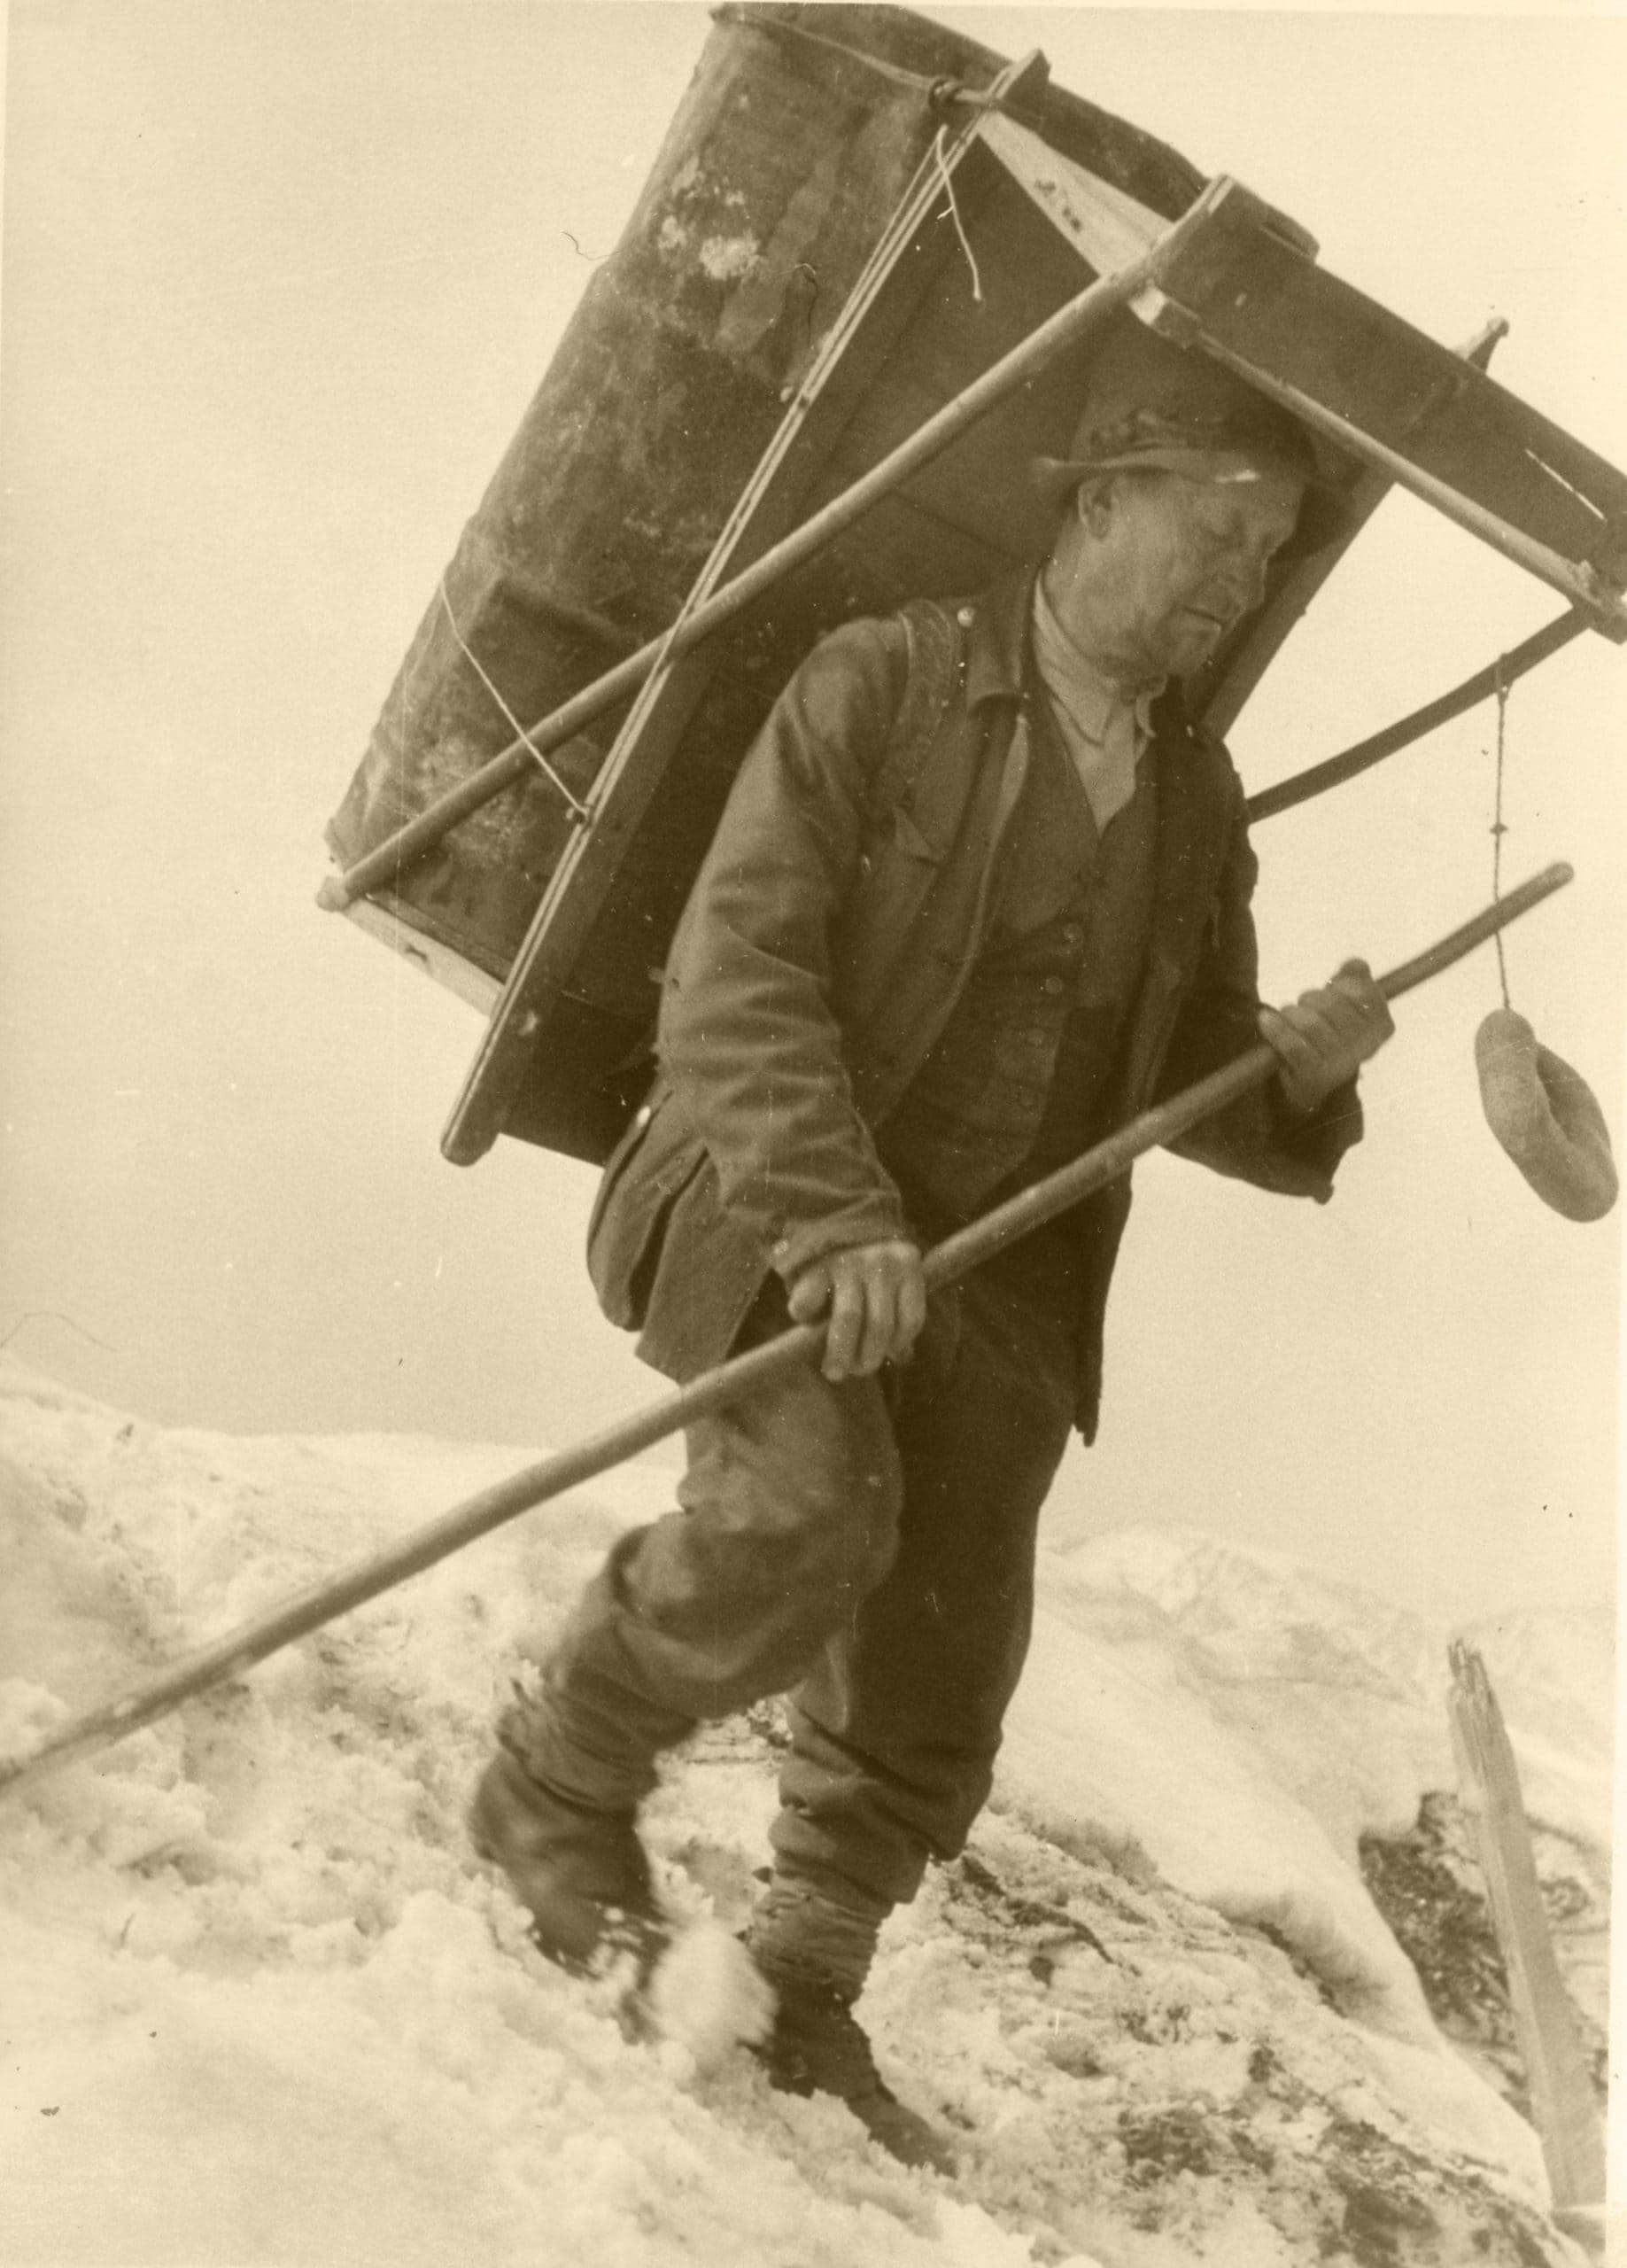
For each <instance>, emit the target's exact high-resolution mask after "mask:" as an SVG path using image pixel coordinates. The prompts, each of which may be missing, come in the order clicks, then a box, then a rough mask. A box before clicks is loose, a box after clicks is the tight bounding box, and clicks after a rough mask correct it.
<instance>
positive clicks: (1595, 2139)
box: [1448, 1642, 1605, 2235]
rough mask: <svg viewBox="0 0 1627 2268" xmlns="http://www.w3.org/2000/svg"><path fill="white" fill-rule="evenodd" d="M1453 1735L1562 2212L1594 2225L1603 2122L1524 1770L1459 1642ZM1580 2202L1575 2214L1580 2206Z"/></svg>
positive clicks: (1479, 1664) (1485, 1681) (1600, 2195)
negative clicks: (1546, 1893) (1541, 1871)
mask: <svg viewBox="0 0 1627 2268" xmlns="http://www.w3.org/2000/svg"><path fill="white" fill-rule="evenodd" d="M1448 1659H1449V1660H1450V1662H1451V1665H1452V1690H1451V1693H1450V1695H1449V1696H1448V1706H1449V1708H1450V1711H1451V1716H1452V1744H1453V1751H1454V1753H1455V1755H1456V1757H1457V1764H1458V1782H1459V1789H1460V1795H1461V1798H1462V1803H1463V1808H1464V1810H1465V1811H1466V1812H1467V1813H1468V1819H1469V1824H1470V1826H1471V1828H1472V1829H1473V1830H1474V1837H1475V1843H1476V1848H1477V1849H1478V1851H1479V1854H1480V1868H1481V1872H1482V1873H1483V1874H1484V1876H1485V1884H1486V1899H1487V1903H1488V1904H1489V1905H1490V1907H1491V1921H1492V1925H1493V1927H1494V1928H1495V1930H1496V1932H1497V1942H1498V1945H1499V1947H1500V1948H1501V1951H1502V1955H1503V1963H1504V1966H1505V1968H1506V1969H1507V1972H1508V1999H1509V2003H1510V2006H1511V2007H1512V2008H1513V2011H1514V2026H1515V2038H1516V2039H1517V2040H1518V2041H1519V2046H1520V2055H1521V2060H1522V2062H1523V2063H1524V2065H1525V2076H1526V2080H1527V2083H1528V2084H1529V2085H1530V2097H1531V2123H1532V2124H1533V2125H1535V2127H1536V2129H1537V2132H1538V2135H1539V2136H1540V2138H1541V2140H1542V2155H1543V2157H1544V2159H1545V2160H1546V2163H1547V2169H1548V2186H1549V2187H1550V2188H1551V2189H1552V2191H1553V2205H1554V2210H1555V2214H1556V2215H1559V2214H1561V2213H1563V2214H1565V2215H1566V2216H1567V2225H1569V2226H1570V2227H1571V2228H1572V2229H1573V2231H1576V2232H1577V2233H1583V2234H1584V2235H1585V2234H1587V2233H1588V2222H1587V2218H1586V2216H1587V2209H1589V2208H1598V2207H1602V2205H1603V2203H1604V2194H1605V2159H1604V2129H1603V2124H1602V2121H1601V2120H1600V2116H1599V2107H1598V2104H1597V2102H1596V2101H1595V2100H1594V2096H1593V2087H1592V2080H1591V2079H1590V2078H1589V2077H1588V2072H1587V2067H1586V2064H1585V2062H1584V2060H1583V2054H1582V2042H1581V2039H1580V2038H1579V2036H1578V2033H1577V2021H1576V2012H1575V2010H1574V2009H1573V2008H1571V2005H1570V2001H1569V1998H1568V1997H1567V1995H1566V1992H1565V1985H1564V1980H1563V1978H1562V1977H1561V1975H1560V1970H1559V1962H1558V1961H1557V1960H1556V1959H1555V1958H1554V1953H1553V1939H1552V1938H1551V1937H1550V1936H1549V1934H1548V1922H1547V1916H1546V1914H1545V1912H1544V1911H1543V1904H1542V1891H1541V1888H1540V1885H1539V1884H1538V1880H1537V1863H1536V1860H1535V1859H1534V1857H1533V1856H1532V1852H1531V1837H1530V1827H1529V1825H1528V1824H1527V1821H1526V1817H1525V1808H1524V1806H1523V1804H1522V1802H1521V1799H1520V1775H1519V1771H1518V1768H1517V1767H1516V1766H1515V1760H1514V1750H1513V1748H1512V1747H1511V1746H1510V1745H1509V1740H1508V1734H1507V1729H1506V1728H1505V1726H1504V1723H1503V1716H1502V1712H1501V1710H1500V1709H1499V1707H1498V1705H1497V1696H1496V1695H1495V1694H1494V1693H1493V1692H1492V1690H1491V1680H1490V1678H1489V1677H1488V1676H1487V1675H1486V1668H1485V1664H1484V1661H1483V1660H1482V1658H1481V1657H1480V1655H1479V1654H1478V1653H1477V1652H1476V1650H1475V1648H1474V1647H1473V1646H1469V1645H1465V1644H1463V1643H1461V1642H1459V1643H1455V1644H1453V1646H1452V1647H1451V1648H1450V1649H1449V1650H1448ZM1577 2208H1580V2209H1582V2211H1581V2212H1580V2213H1578V2212H1577V2210H1576V2209H1577Z"/></svg>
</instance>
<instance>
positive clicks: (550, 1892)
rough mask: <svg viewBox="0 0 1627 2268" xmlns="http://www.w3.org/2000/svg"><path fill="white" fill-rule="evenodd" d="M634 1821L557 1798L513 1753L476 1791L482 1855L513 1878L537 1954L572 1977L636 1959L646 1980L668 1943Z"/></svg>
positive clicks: (501, 1756) (474, 1816)
mask: <svg viewBox="0 0 1627 2268" xmlns="http://www.w3.org/2000/svg"><path fill="white" fill-rule="evenodd" d="M633 1821H634V1814H633V1813H632V1812H631V1811H595V1810H593V1809H592V1808H591V1807H590V1806H586V1805H584V1804H577V1803H572V1802H569V1801H568V1800H567V1799H566V1798H564V1797H563V1796H559V1795H556V1794H555V1793H554V1790H552V1789H551V1788H546V1787H544V1786H543V1784H542V1783H541V1782H540V1781H538V1780H534V1779H532V1777H531V1775H530V1773H529V1772H527V1771H526V1770H525V1768H524V1767H523V1765H522V1764H521V1763H520V1762H519V1761H518V1759H516V1758H515V1757H514V1756H511V1755H510V1754H509V1752H508V1751H507V1749H500V1750H499V1751H498V1752H497V1754H496V1755H495V1756H494V1757H493V1758H492V1761H491V1763H490V1764H488V1765H487V1767H486V1768H485V1770H484V1772H483V1773H482V1774H481V1775H480V1779H479V1781H478V1782H477V1783H476V1789H475V1794H474V1799H473V1801H472V1802H471V1804H470V1806H469V1835H470V1837H471V1839H472V1840H473V1843H474V1845H475V1848H476V1851H478V1852H479V1853H480V1855H481V1857H482V1858H483V1859H488V1860H491V1861H492V1863H493V1864H494V1865H496V1866H499V1867H500V1868H502V1870H503V1872H504V1873H505V1874H506V1875H507V1877H508V1880H509V1883H510V1884H511V1885H512V1886H513V1890H514V1893H515V1897H516V1898H517V1899H519V1901H520V1903H521V1905H522V1906H523V1907H526V1908H527V1910H528V1911H529V1912H530V1915H531V1936H532V1938H534V1939H535V1941H536V1943H537V1946H538V1948H539V1950H540V1951H541V1952H543V1953H546V1955H547V1957H548V1959H549V1960H550V1961H557V1962H558V1964H559V1966H560V1967H561V1968H562V1969H569V1971H570V1972H571V1973H572V1975H574V1976H585V1975H587V1974H589V1973H591V1972H593V1971H595V1970H601V1969H604V1968H605V1967H606V1966H608V1963H609V1962H610V1961H613V1960H614V1959H615V1957H616V1954H618V1953H632V1954H633V1955H634V1956H635V1958H636V1960H637V1961H638V1964H639V1979H640V1981H642V1980H643V1979H644V1978H645V1977H647V1976H648V1973H649V1970H650V1969H652V1968H653V1967H654V1965H655V1960H656V1958H657V1957H658V1955H659V1953H660V1952H661V1950H662V1946H663V1945H664V1944H665V1942H666V1938H667V1923H666V1920H665V1917H664V1916H663V1915H662V1910H661V1907H660V1905H659V1904H658V1902H657V1900H656V1897H655V1885H654V1884H653V1882H652V1881H651V1878H650V1867H649V1860H648V1859H647V1856H646V1855H645V1851H644V1846H643V1845H642V1844H641V1843H640V1842H639V1837H638V1833H637V1830H636V1829H635V1827H634V1824H633Z"/></svg>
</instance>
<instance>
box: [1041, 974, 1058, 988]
mask: <svg viewBox="0 0 1627 2268" xmlns="http://www.w3.org/2000/svg"><path fill="white" fill-rule="evenodd" d="M1042 990H1045V991H1047V992H1060V991H1061V990H1062V979H1061V978H1060V977H1059V976H1048V977H1047V978H1046V979H1045V983H1044V985H1043V987H1042Z"/></svg>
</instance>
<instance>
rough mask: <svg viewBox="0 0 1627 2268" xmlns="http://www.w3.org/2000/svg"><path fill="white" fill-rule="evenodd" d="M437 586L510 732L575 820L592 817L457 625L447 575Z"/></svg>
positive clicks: (460, 644) (452, 624)
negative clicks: (515, 711)
mask: <svg viewBox="0 0 1627 2268" xmlns="http://www.w3.org/2000/svg"><path fill="white" fill-rule="evenodd" d="M438 589H439V591H440V601H441V605H442V607H443V608H444V609H445V615H446V620H447V623H448V624H449V625H450V627H451V630H452V634H453V637H454V638H455V639H456V640H457V641H458V651H459V652H460V653H461V655H462V656H463V658H464V660H465V661H466V662H468V664H469V667H470V668H471V669H472V670H473V671H474V672H475V675H476V677H477V678H478V679H479V680H480V682H481V684H482V685H484V687H485V689H486V691H487V692H488V693H489V694H490V695H491V696H492V700H493V701H495V702H496V703H497V705H498V707H499V708H500V710H501V711H502V712H503V715H504V717H505V718H506V719H507V725H508V729H509V731H510V732H511V733H513V734H515V738H516V739H517V740H519V741H520V742H522V743H523V746H524V748H525V751H526V753H527V755H528V756H529V757H531V762H532V763H533V764H534V765H537V767H538V770H539V771H540V772H541V773H543V774H544V776H545V777H546V779H547V780H548V781H550V782H551V783H552V784H553V786H554V787H555V788H558V790H559V792H560V794H561V795H562V796H563V797H564V799H565V801H566V803H567V804H569V807H570V815H571V817H572V819H575V820H577V823H578V824H580V823H581V822H582V821H583V820H585V819H588V818H589V817H591V813H590V812H589V811H588V808H587V805H586V804H585V803H584V802H583V801H582V799H581V797H580V796H574V795H572V793H571V791H570V789H569V788H568V787H567V786H566V785H565V782H564V781H562V779H561V778H560V776H559V773H557V772H556V771H555V770H554V766H553V765H551V764H550V763H549V762H548V759H547V757H546V756H545V755H544V754H543V752H542V750H540V749H539V748H537V747H535V746H534V745H533V744H532V742H531V734H530V733H528V732H527V731H526V728H525V726H523V724H522V723H521V722H520V720H519V718H517V717H516V716H515V713H514V711H513V710H512V709H511V708H510V707H509V706H508V703H507V702H506V701H505V700H504V698H503V696H502V695H501V693H500V691H499V690H498V688H497V687H496V686H495V685H494V684H493V683H492V680H491V678H490V677H489V676H488V675H487V674H486V671H485V668H484V664H483V663H482V662H481V659H480V656H479V655H478V654H476V651H475V649H474V648H473V647H472V646H471V645H470V644H469V641H468V639H467V638H465V636H464V635H463V633H462V632H461V630H460V629H459V627H458V617H457V616H456V615H455V614H453V610H452V600H451V598H450V597H449V596H448V594H447V591H446V578H445V575H443V576H442V577H441V579H440V582H439V585H438ZM532 729H533V730H534V729H535V727H534V726H533V728H532Z"/></svg>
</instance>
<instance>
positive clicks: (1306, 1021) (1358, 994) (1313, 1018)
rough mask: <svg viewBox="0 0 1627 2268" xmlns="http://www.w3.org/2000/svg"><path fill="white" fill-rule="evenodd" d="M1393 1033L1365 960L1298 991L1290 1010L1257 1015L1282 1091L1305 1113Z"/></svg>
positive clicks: (1386, 1004)
mask: <svg viewBox="0 0 1627 2268" xmlns="http://www.w3.org/2000/svg"><path fill="white" fill-rule="evenodd" d="M1394 1030H1395V1022H1394V1019H1393V1018H1392V1017H1391V1014H1390V1004H1389V1002H1388V1001H1387V1000H1386V999H1385V998H1384V996H1383V993H1382V992H1381V991H1380V990H1379V989H1378V984H1377V982H1376V980H1375V977H1374V975H1373V972H1372V970H1371V969H1370V968H1369V967H1367V963H1366V961H1364V960H1347V961H1346V962H1345V963H1344V967H1342V968H1341V969H1340V970H1339V972H1338V974H1337V975H1336V976H1335V977H1334V979H1333V981H1332V983H1330V984H1324V985H1322V986H1321V989H1320V990H1317V991H1315V992H1302V993H1301V994H1300V995H1299V998H1298V1000H1297V1001H1296V1002H1295V1004H1294V1006H1292V1007H1291V1008H1262V1009H1261V1010H1260V1012H1259V1036H1260V1037H1261V1038H1262V1039H1263V1040H1264V1041H1265V1042H1266V1044H1267V1046H1269V1047H1273V1048H1274V1049H1275V1050H1276V1053H1277V1056H1278V1059H1279V1060H1278V1065H1277V1078H1278V1081H1279V1082H1280V1084H1281V1085H1282V1091H1283V1093H1284V1094H1285V1095H1286V1096H1287V1097H1288V1099H1289V1102H1290V1105H1291V1106H1292V1107H1293V1108H1294V1109H1295V1110H1298V1111H1305V1112H1307V1113H1308V1112H1310V1111H1313V1110H1315V1109H1316V1108H1317V1107H1318V1106H1319V1105H1320V1104H1321V1103H1323V1102H1325V1101H1326V1100H1327V1099H1328V1097H1329V1095H1330V1094H1331V1093H1332V1092H1333V1091H1334V1089H1335V1088H1336V1087H1342V1086H1343V1085H1344V1082H1345V1081H1346V1080H1347V1079H1352V1078H1354V1076H1355V1075H1356V1073H1357V1071H1358V1070H1359V1069H1360V1067H1361V1065H1362V1064H1364V1063H1365V1062H1366V1061H1367V1058H1368V1056H1370V1055H1376V1054H1377V1052H1378V1051H1379V1049H1380V1048H1381V1047H1382V1046H1383V1045H1384V1042H1385V1041H1386V1040H1387V1039H1388V1038H1389V1037H1391V1034H1392V1033H1393V1031H1394Z"/></svg>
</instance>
